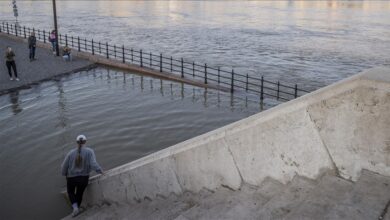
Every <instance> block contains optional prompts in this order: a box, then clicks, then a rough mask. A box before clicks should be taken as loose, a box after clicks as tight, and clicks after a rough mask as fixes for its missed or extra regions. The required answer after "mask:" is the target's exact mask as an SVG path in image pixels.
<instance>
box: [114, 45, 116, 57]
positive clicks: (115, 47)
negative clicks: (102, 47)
mask: <svg viewBox="0 0 390 220" xmlns="http://www.w3.org/2000/svg"><path fill="white" fill-rule="evenodd" d="M114 57H115V58H116V45H115V44H114Z"/></svg>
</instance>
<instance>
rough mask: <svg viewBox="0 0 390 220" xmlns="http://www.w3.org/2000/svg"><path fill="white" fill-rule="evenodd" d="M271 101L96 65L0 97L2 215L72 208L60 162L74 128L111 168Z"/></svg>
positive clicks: (49, 214) (38, 215)
mask: <svg viewBox="0 0 390 220" xmlns="http://www.w3.org/2000/svg"><path fill="white" fill-rule="evenodd" d="M237 95H239V94H237ZM275 104H277V103H272V102H271V100H266V101H265V102H264V104H260V102H259V100H258V97H257V96H254V97H251V96H243V95H240V96H232V95H231V94H230V93H225V92H221V91H216V90H212V89H203V88H198V87H194V86H191V85H186V84H182V83H176V82H170V81H165V80H161V79H156V78H151V77H145V76H140V75H134V74H129V73H123V72H120V71H116V70H110V69H105V68H100V67H99V68H96V69H92V70H90V71H88V72H80V73H76V74H73V75H69V76H64V77H62V78H61V79H56V80H53V81H48V82H44V83H41V84H39V85H36V86H33V87H32V88H31V89H27V90H20V91H18V92H14V93H9V94H6V95H3V96H0V140H1V143H2V144H1V145H0V163H1V166H0V173H1V174H2V178H0V189H2V190H0V213H1V219H59V218H61V217H63V216H65V215H66V214H68V213H69V209H68V207H67V206H66V203H65V201H64V200H63V198H62V196H61V195H60V194H59V192H60V191H61V190H62V188H63V187H64V185H65V181H64V179H63V177H61V176H60V173H59V166H60V164H61V162H62V159H63V157H64V156H65V154H66V152H68V151H69V150H70V149H71V148H73V147H75V145H74V144H75V143H74V138H75V137H76V135H77V134H79V133H84V134H86V135H87V136H88V137H89V138H88V139H89V142H88V144H89V145H90V146H91V147H93V148H94V149H95V151H96V155H97V157H98V160H99V161H100V163H101V165H102V166H103V167H104V168H105V169H110V168H113V167H115V166H118V165H122V164H124V163H127V162H130V161H133V160H135V159H137V158H140V157H142V156H145V155H148V154H150V153H152V152H155V151H158V150H160V149H163V148H166V147H168V146H171V145H173V144H176V143H178V142H181V141H184V140H187V139H189V138H192V137H194V136H197V135H200V134H203V133H205V132H207V131H210V130H213V129H215V128H218V127H221V126H223V125H226V124H229V123H231V122H234V121H237V120H239V119H242V118H245V117H247V116H249V115H252V114H254V113H257V112H259V111H260V110H261V109H262V108H269V107H272V106H273V105H275ZM22 110H23V111H22ZM26 198H34V199H27V200H26ZM42 207H45V209H42ZM19 210H23V212H20V211H19Z"/></svg>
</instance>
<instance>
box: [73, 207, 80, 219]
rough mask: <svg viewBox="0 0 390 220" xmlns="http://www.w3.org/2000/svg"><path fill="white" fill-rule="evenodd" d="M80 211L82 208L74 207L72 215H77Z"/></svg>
mask: <svg viewBox="0 0 390 220" xmlns="http://www.w3.org/2000/svg"><path fill="white" fill-rule="evenodd" d="M79 213H80V210H79V209H78V208H75V209H73V212H72V217H76V216H77V215H78V214H79Z"/></svg>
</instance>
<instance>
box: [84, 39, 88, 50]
mask: <svg viewBox="0 0 390 220" xmlns="http://www.w3.org/2000/svg"><path fill="white" fill-rule="evenodd" d="M84 46H85V51H86V52H88V48H87V38H84Z"/></svg>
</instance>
